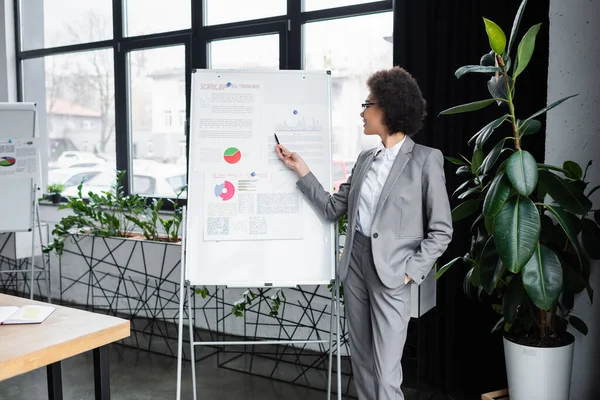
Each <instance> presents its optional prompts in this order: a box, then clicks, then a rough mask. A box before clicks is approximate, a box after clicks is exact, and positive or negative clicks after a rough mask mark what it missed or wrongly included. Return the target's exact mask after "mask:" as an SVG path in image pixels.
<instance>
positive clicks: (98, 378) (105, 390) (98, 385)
mask: <svg viewBox="0 0 600 400" xmlns="http://www.w3.org/2000/svg"><path fill="white" fill-rule="evenodd" d="M93 352H94V391H95V393H96V400H110V369H109V367H108V348H107V347H106V346H102V347H98V348H97V349H94V350H93Z"/></svg>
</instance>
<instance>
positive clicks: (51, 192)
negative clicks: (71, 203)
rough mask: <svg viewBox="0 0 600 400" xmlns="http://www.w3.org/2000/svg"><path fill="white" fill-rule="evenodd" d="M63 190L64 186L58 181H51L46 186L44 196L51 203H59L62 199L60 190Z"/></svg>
mask: <svg viewBox="0 0 600 400" xmlns="http://www.w3.org/2000/svg"><path fill="white" fill-rule="evenodd" d="M63 190H65V186H64V185H62V184H60V183H53V184H51V185H48V187H46V192H47V194H46V198H47V199H48V200H50V201H51V202H52V204H59V203H60V201H61V199H62V196H61V194H62V192H63Z"/></svg>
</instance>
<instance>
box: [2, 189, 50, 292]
mask: <svg viewBox="0 0 600 400" xmlns="http://www.w3.org/2000/svg"><path fill="white" fill-rule="evenodd" d="M37 192H38V188H37V185H36V184H35V183H33V184H32V186H31V200H30V201H31V202H32V208H31V228H29V229H28V231H29V232H31V259H30V261H29V268H25V269H23V268H21V270H20V271H16V270H10V271H0V274H14V273H19V272H22V273H23V275H24V276H25V279H27V273H29V279H30V280H29V298H30V299H32V300H33V285H34V279H33V278H34V275H35V273H36V270H35V268H36V265H35V250H36V234H37V235H39V237H40V240H41V239H42V238H43V235H42V224H41V221H40V205H39V203H38V201H37V198H36V197H37V196H36V195H37ZM1 224H2V222H1V221H0V233H16V232H14V231H6V230H3V229H2V225H1ZM36 229H37V233H36ZM19 232H20V231H19ZM40 246H41V243H40ZM40 258H41V259H42V271H41V272H43V273H44V277H45V279H44V280H45V283H46V294H47V296H48V303H51V296H50V275H49V272H50V271H49V270H50V268H49V264H50V260H49V259H48V260H46V257H45V256H44V254H42V255H41V257H40ZM23 264H27V263H26V262H24V263H21V266H22V265H23ZM40 297H41V293H40Z"/></svg>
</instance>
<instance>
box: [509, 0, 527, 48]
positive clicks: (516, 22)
mask: <svg viewBox="0 0 600 400" xmlns="http://www.w3.org/2000/svg"><path fill="white" fill-rule="evenodd" d="M526 4H527V0H523V2H522V3H521V5H520V6H519V10H518V11H517V15H516V16H515V20H514V21H513V26H512V29H511V31H510V39H509V41H508V48H507V49H506V53H508V54H510V50H511V49H512V45H513V43H514V42H515V39H516V37H517V31H518V30H519V25H520V24H521V17H522V16H523V12H524V11H525V5H526Z"/></svg>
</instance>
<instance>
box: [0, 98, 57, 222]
mask: <svg viewBox="0 0 600 400" xmlns="http://www.w3.org/2000/svg"><path fill="white" fill-rule="evenodd" d="M36 137H37V127H36V105H35V103H0V139H1V140H9V139H29V138H36ZM36 142H38V143H37V144H38V146H39V147H38V148H39V149H41V151H40V153H41V161H40V164H38V171H39V172H42V173H43V174H47V170H48V168H47V165H48V164H47V162H48V154H47V153H48V152H47V149H48V145H47V141H46V140H44V138H37V141H36ZM43 174H40V173H38V176H37V178H36V179H33V180H34V181H35V183H36V185H38V187H41V188H44V186H43V184H44V182H46V180H45V179H44V178H43ZM1 182H2V183H1V186H2V188H1V189H0V231H3V232H17V231H27V230H29V229H31V227H32V222H33V221H32V207H33V200H34V199H33V198H32V192H31V190H32V179H31V178H27V179H23V178H20V179H14V178H11V179H5V180H2V181H1ZM41 194H42V190H39V191H38V193H37V194H36V196H41ZM36 201H37V199H36Z"/></svg>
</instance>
